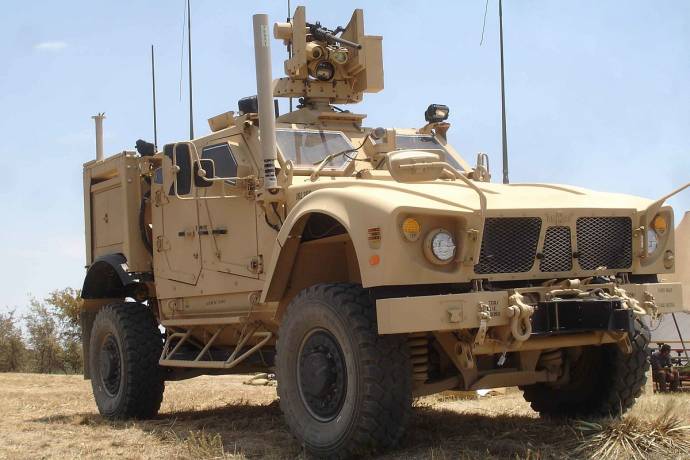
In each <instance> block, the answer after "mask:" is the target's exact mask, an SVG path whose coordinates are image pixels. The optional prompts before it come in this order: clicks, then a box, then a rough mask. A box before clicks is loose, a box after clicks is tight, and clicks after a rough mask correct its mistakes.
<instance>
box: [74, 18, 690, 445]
mask: <svg viewBox="0 0 690 460" xmlns="http://www.w3.org/2000/svg"><path fill="white" fill-rule="evenodd" d="M272 32H273V37H274V38H276V39H278V40H282V41H283V43H284V44H286V45H287V46H288V47H289V49H290V51H291V53H290V57H289V59H287V60H286V61H285V74H286V76H285V77H283V78H280V79H277V80H273V81H272V80H271V69H270V43H271V41H272V40H271V37H270V35H271V34H270V29H269V27H268V22H267V17H266V16H265V15H256V16H254V35H255V37H254V39H255V49H256V63H257V69H256V70H257V92H258V96H257V97H250V98H244V99H242V100H241V101H240V104H239V111H238V112H236V113H233V112H228V113H224V114H222V115H218V116H215V117H213V118H211V119H210V120H209V125H210V128H211V133H210V134H209V135H207V136H204V137H201V138H198V139H194V140H191V141H187V140H184V141H180V142H176V143H173V144H168V145H166V146H165V147H164V148H163V149H162V151H156V149H155V148H153V146H152V145H151V144H146V143H140V144H139V151H140V154H137V153H135V152H129V151H125V152H122V153H119V154H117V155H113V156H111V157H108V158H105V159H103V158H99V159H97V160H96V161H91V162H89V163H87V164H85V165H84V200H85V201H84V204H85V206H84V207H85V218H86V253H87V264H88V271H87V274H86V279H85V281H84V286H83V293H82V295H83V297H84V299H85V307H84V312H83V326H84V328H83V330H84V347H85V357H86V362H87V363H88V365H87V366H86V371H85V372H86V375H87V377H90V378H91V381H92V385H93V392H94V396H95V399H96V403H97V404H98V408H99V410H100V412H101V413H102V414H103V415H104V416H106V417H112V418H128V417H135V418H144V417H152V416H154V415H156V413H157V411H158V409H159V406H160V403H161V400H162V398H163V390H164V382H165V381H166V380H179V379H185V378H191V377H195V376H198V375H201V374H226V373H245V372H251V371H256V370H260V369H271V370H272V369H275V373H276V375H277V380H278V394H279V396H280V405H281V407H282V409H283V411H284V413H285V417H286V420H287V423H288V425H289V427H290V429H291V430H292V432H293V433H294V435H295V436H296V437H297V438H298V439H299V441H300V442H301V443H303V445H304V446H305V448H306V450H307V451H308V452H310V453H311V454H315V455H319V456H322V455H323V456H329V455H337V456H348V455H352V454H357V453H359V452H361V451H364V450H367V449H371V448H379V449H380V448H385V447H389V446H392V445H394V444H395V443H396V442H397V441H398V440H399V439H400V438H401V436H402V434H403V432H404V428H405V425H406V423H407V421H408V419H409V416H410V412H411V411H410V405H411V401H412V398H413V397H416V396H419V395H427V394H432V393H437V392H440V391H444V390H448V389H454V388H455V389H466V390H472V389H480V388H493V387H504V386H519V387H520V388H522V389H523V391H524V395H525V398H526V399H527V400H528V401H530V402H531V404H532V407H533V408H534V409H535V410H536V411H538V412H540V413H541V414H542V415H545V416H566V417H571V416H578V417H579V416H581V417H589V416H599V415H609V414H611V415H617V414H620V413H621V412H623V411H625V410H627V409H628V408H630V407H631V406H632V404H633V403H634V401H635V398H636V397H637V396H638V395H639V394H640V390H641V388H642V386H643V385H644V383H645V371H646V369H647V362H646V355H645V353H646V350H647V342H648V341H649V332H648V330H647V329H646V328H645V327H644V326H643V325H642V322H641V317H642V316H643V315H649V314H653V315H656V314H661V313H666V312H673V311H680V310H682V301H681V296H682V293H681V288H680V284H678V283H664V282H660V281H659V276H660V275H661V276H663V275H664V274H666V273H671V272H672V271H673V269H674V235H673V232H674V226H673V212H672V209H671V208H670V207H668V206H664V200H665V199H666V198H668V197H664V198H662V199H660V200H657V201H652V200H648V199H643V198H638V197H634V196H627V195H620V194H611V193H600V192H594V191H590V190H586V189H583V188H579V187H572V186H565V185H551V184H510V185H502V184H495V183H491V182H490V181H489V177H490V176H489V171H488V162H487V160H486V157H485V156H484V155H479V156H478V159H477V163H476V165H474V166H472V165H470V164H469V163H468V161H467V160H466V159H464V158H462V157H461V156H460V155H459V154H458V153H457V151H456V150H455V149H454V148H453V147H452V146H451V145H450V144H449V143H448V142H447V137H446V134H447V132H448V129H449V127H450V124H449V123H448V122H447V121H446V119H447V118H448V108H447V107H445V106H441V105H431V106H429V108H428V109H427V110H426V113H425V122H422V123H420V126H421V127H418V128H411V129H393V128H375V129H372V128H367V127H364V125H363V120H364V118H365V115H362V114H357V113H354V112H350V111H346V110H342V109H338V108H336V106H335V105H333V104H348V103H355V102H358V101H360V100H361V99H362V95H363V93H366V92H377V91H380V90H381V89H383V65H382V52H381V50H382V38H381V37H379V36H371V35H365V33H364V22H363V14H362V11H361V10H356V11H355V12H354V14H353V16H352V19H351V20H350V22H349V23H348V24H347V26H346V27H344V28H337V29H335V30H328V29H326V28H324V27H322V26H321V25H320V24H318V23H315V24H311V23H309V22H307V19H306V17H305V10H304V8H302V7H300V8H298V9H297V10H296V12H295V15H294V17H293V18H292V21H291V22H290V23H278V24H275V26H274V27H273V30H272ZM274 97H289V98H295V101H296V102H297V101H299V105H298V106H297V109H296V110H294V111H292V112H290V113H285V114H282V115H278V116H276V115H277V114H276V113H275V106H274ZM420 112H421V111H420ZM420 118H421V113H420ZM99 121H100V119H99ZM420 121H421V120H420ZM422 125H423V126H422ZM669 196H670V195H669Z"/></svg>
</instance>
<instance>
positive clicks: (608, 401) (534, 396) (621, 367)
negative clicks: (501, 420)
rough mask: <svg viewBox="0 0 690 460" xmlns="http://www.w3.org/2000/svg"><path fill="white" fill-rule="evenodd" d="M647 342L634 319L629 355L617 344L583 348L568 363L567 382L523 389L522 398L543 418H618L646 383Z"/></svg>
mask: <svg viewBox="0 0 690 460" xmlns="http://www.w3.org/2000/svg"><path fill="white" fill-rule="evenodd" d="M649 340H650V333H649V329H648V328H647V326H645V325H644V324H643V323H642V321H640V319H639V318H636V319H635V327H634V332H633V335H632V336H631V337H630V343H631V344H632V353H630V354H626V353H624V352H623V351H622V350H621V349H620V348H619V347H618V345H616V344H609V345H602V346H589V347H584V348H583V349H582V353H580V354H579V356H578V357H577V358H576V359H573V360H572V361H571V362H570V365H569V369H568V371H569V374H570V380H569V382H568V383H566V384H563V385H554V384H547V383H538V384H536V385H529V386H524V387H521V389H522V390H523V394H524V397H525V399H526V400H527V401H528V402H530V403H531V406H532V409H534V410H535V411H537V412H539V413H540V414H541V415H542V416H549V417H568V418H573V417H610V416H619V415H621V414H623V413H624V412H625V411H627V410H628V409H630V408H631V407H632V406H633V404H634V403H635V399H636V398H637V397H638V396H640V394H641V392H642V388H643V387H644V385H645V383H646V382H647V376H646V373H647V370H648V369H649V363H648V362H647V347H648V344H649Z"/></svg>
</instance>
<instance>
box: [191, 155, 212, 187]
mask: <svg viewBox="0 0 690 460" xmlns="http://www.w3.org/2000/svg"><path fill="white" fill-rule="evenodd" d="M215 176H216V171H215V167H214V166H213V160H210V159H208V158H205V159H203V160H199V161H198V162H195V163H194V185H196V186H197V187H199V188H203V187H210V186H212V185H213V181H211V180H208V179H213V178H214V177H215Z"/></svg>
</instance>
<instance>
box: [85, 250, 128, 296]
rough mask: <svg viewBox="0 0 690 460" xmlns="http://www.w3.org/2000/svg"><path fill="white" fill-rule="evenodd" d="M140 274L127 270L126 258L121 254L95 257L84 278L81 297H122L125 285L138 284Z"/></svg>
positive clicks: (125, 292) (125, 291)
mask: <svg viewBox="0 0 690 460" xmlns="http://www.w3.org/2000/svg"><path fill="white" fill-rule="evenodd" d="M140 281H141V280H140V276H139V274H136V273H131V272H128V271H127V259H126V258H125V256H124V255H122V254H106V255H103V256H100V257H97V258H96V260H94V262H93V263H92V264H91V266H89V269H88V271H87V272H86V277H85V278H84V286H83V287H82V291H81V297H82V298H83V299H84V300H89V299H114V298H124V297H126V295H127V287H128V286H131V285H134V284H138V283H139V282H140Z"/></svg>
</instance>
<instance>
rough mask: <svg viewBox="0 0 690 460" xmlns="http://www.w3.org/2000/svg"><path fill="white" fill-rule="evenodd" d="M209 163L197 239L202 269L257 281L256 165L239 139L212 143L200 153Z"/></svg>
mask: <svg viewBox="0 0 690 460" xmlns="http://www.w3.org/2000/svg"><path fill="white" fill-rule="evenodd" d="M200 157H201V159H202V160H207V161H208V160H212V161H213V165H214V166H213V169H214V179H215V181H214V184H213V185H212V186H210V187H206V188H204V190H203V191H201V192H200V194H199V202H198V206H199V235H200V241H201V252H202V259H203V267H204V269H207V270H213V271H217V272H222V273H229V274H233V275H239V276H242V277H249V278H258V268H259V267H258V259H257V252H258V251H257V239H256V201H255V199H254V194H253V191H252V190H251V188H250V185H251V184H252V182H251V181H248V180H244V179H241V178H238V176H248V175H251V174H256V165H255V164H254V160H253V158H252V157H251V156H250V154H249V151H248V150H247V148H246V146H245V144H244V142H243V140H242V136H241V135H236V136H233V137H231V138H226V139H222V140H219V141H213V142H212V143H211V144H209V145H207V146H206V147H204V148H203V149H202V151H201V152H200Z"/></svg>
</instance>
